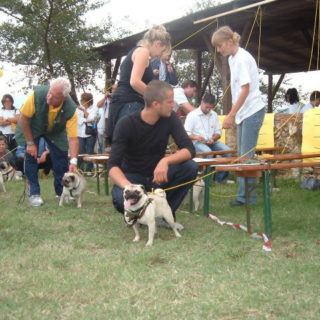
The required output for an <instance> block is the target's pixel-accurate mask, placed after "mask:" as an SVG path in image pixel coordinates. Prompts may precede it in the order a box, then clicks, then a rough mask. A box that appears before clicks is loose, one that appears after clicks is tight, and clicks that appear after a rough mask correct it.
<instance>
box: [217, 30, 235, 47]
mask: <svg viewBox="0 0 320 320" xmlns="http://www.w3.org/2000/svg"><path fill="white" fill-rule="evenodd" d="M228 40H232V42H233V43H234V44H236V45H239V42H240V35H239V33H237V32H234V31H232V30H231V28H230V27H228V26H223V27H221V28H219V29H218V30H216V31H215V32H214V33H213V35H212V38H211V43H212V45H213V46H214V47H216V46H217V45H218V44H221V43H222V42H226V41H228Z"/></svg>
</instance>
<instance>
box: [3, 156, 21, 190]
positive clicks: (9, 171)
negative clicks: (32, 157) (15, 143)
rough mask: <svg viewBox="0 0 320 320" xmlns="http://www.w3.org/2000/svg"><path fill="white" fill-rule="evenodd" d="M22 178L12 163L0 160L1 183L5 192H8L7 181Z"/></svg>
mask: <svg viewBox="0 0 320 320" xmlns="http://www.w3.org/2000/svg"><path fill="white" fill-rule="evenodd" d="M21 179H22V178H21V177H20V176H19V175H18V173H17V171H16V170H15V169H14V168H13V167H12V166H11V165H10V163H9V162H7V161H6V160H1V161H0V185H1V187H2V190H3V192H7V190H6V187H5V186H4V182H5V181H11V180H21Z"/></svg>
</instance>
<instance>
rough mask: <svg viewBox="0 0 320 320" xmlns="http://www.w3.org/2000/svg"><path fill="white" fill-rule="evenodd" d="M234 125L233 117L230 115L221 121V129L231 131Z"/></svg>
mask: <svg viewBox="0 0 320 320" xmlns="http://www.w3.org/2000/svg"><path fill="white" fill-rule="evenodd" d="M234 125H235V117H234V116H233V115H231V114H228V115H227V116H226V118H225V119H224V121H223V124H222V129H232V128H233V127H234Z"/></svg>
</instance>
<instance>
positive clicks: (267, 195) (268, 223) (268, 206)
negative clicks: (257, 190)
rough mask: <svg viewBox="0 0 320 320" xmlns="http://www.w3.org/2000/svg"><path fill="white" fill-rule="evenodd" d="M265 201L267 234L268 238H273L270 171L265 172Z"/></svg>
mask: <svg viewBox="0 0 320 320" xmlns="http://www.w3.org/2000/svg"><path fill="white" fill-rule="evenodd" d="M263 200H264V219H265V232H266V235H267V237H268V238H271V237H272V222H271V203H270V183H269V171H268V170H265V171H264V172H263Z"/></svg>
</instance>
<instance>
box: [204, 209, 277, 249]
mask: <svg viewBox="0 0 320 320" xmlns="http://www.w3.org/2000/svg"><path fill="white" fill-rule="evenodd" d="M208 218H210V219H211V220H213V221H215V222H217V223H219V224H220V225H221V226H229V227H232V228H234V229H241V230H243V231H245V232H248V229H247V227H245V226H243V225H241V224H237V223H232V222H225V221H221V220H220V219H219V218H217V217H216V216H214V215H213V214H211V213H209V214H208ZM250 236H251V237H252V238H255V239H262V240H263V242H264V244H263V246H262V250H264V251H268V252H269V251H271V242H270V240H269V239H268V237H267V236H266V235H265V234H264V233H261V232H255V233H252V234H250Z"/></svg>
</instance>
